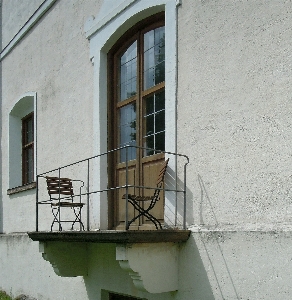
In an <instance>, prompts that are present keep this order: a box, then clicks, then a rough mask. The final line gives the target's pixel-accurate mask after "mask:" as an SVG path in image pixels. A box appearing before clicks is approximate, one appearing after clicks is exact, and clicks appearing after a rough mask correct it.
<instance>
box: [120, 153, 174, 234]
mask: <svg viewBox="0 0 292 300" xmlns="http://www.w3.org/2000/svg"><path fill="white" fill-rule="evenodd" d="M168 161H169V158H168V159H167V160H166V161H165V162H164V163H163V165H162V168H161V170H160V172H159V174H158V178H157V183H156V189H155V191H154V194H153V196H138V195H132V194H128V201H129V203H131V204H132V205H133V207H134V208H135V209H136V210H137V211H138V212H139V213H138V214H137V216H135V217H134V218H133V219H131V220H130V221H128V224H127V229H128V228H129V226H130V225H131V223H133V222H134V221H135V220H137V219H138V218H140V217H141V216H144V217H146V218H147V219H148V220H150V221H151V222H152V223H153V224H154V225H155V227H156V229H159V228H160V229H162V226H161V223H160V221H159V220H158V219H157V218H155V217H154V216H153V215H152V214H151V213H150V211H151V210H152V209H153V208H154V207H155V204H156V203H157V201H158V200H159V199H160V196H159V195H160V192H161V191H162V189H163V186H164V177H165V173H166V169H167V164H168ZM122 198H123V199H126V198H127V195H126V194H125V195H123V197H122ZM147 201H150V203H149V205H148V206H147V207H146V208H145V204H144V203H145V202H147Z"/></svg>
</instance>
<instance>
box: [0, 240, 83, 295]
mask: <svg viewBox="0 0 292 300" xmlns="http://www.w3.org/2000/svg"><path fill="white" fill-rule="evenodd" d="M0 255H1V259H0V269H1V278H0V290H4V291H6V292H7V293H8V294H10V293H11V294H12V296H14V297H16V296H18V295H21V294H25V295H28V296H31V297H34V298H36V299H38V300H53V299H54V300H61V299H72V300H80V299H87V293H86V288H85V285H84V281H83V278H82V277H74V278H64V277H59V276H57V275H56V274H55V273H54V271H53V268H52V266H51V265H50V264H49V263H48V262H47V261H45V260H44V259H43V258H42V256H41V253H39V250H38V243H36V242H32V241H31V240H30V238H29V237H28V236H27V235H25V234H22V235H0Z"/></svg>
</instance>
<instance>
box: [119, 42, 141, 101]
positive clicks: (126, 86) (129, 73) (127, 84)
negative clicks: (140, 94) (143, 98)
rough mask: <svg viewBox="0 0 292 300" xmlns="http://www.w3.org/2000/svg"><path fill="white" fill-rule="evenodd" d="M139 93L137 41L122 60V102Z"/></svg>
mask: <svg viewBox="0 0 292 300" xmlns="http://www.w3.org/2000/svg"><path fill="white" fill-rule="evenodd" d="M136 93H137V41H135V42H134V43H133V44H132V45H131V46H130V47H129V48H128V49H127V50H126V51H125V52H124V54H123V55H122V56H121V58H120V101H122V100H125V99H128V98H130V97H132V96H134V95H136Z"/></svg>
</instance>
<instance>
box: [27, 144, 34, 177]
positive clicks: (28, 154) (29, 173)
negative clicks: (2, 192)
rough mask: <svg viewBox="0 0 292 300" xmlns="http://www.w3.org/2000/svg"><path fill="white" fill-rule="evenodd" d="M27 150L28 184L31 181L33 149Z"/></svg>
mask: <svg viewBox="0 0 292 300" xmlns="http://www.w3.org/2000/svg"><path fill="white" fill-rule="evenodd" d="M27 150H28V153H27V180H28V182H27V183H30V182H32V181H33V149H32V147H31V148H29V149H27Z"/></svg>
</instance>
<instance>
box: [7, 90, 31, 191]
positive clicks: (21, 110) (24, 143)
mask: <svg viewBox="0 0 292 300" xmlns="http://www.w3.org/2000/svg"><path fill="white" fill-rule="evenodd" d="M35 100H36V93H27V94H25V95H23V96H22V97H21V98H20V99H19V100H18V101H17V102H16V104H15V105H14V107H13V108H12V110H11V111H10V114H9V188H10V189H13V190H12V191H10V192H11V193H14V192H18V191H21V190H23V189H14V188H16V187H20V186H26V185H28V184H30V183H32V182H33V181H34V176H35V174H34V173H35V172H34V169H35V114H34V107H35Z"/></svg>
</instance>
